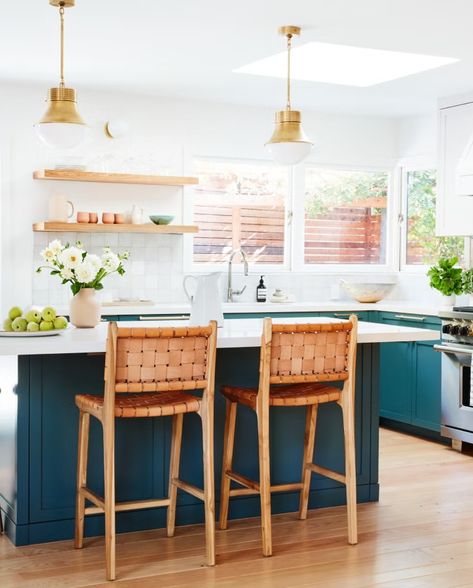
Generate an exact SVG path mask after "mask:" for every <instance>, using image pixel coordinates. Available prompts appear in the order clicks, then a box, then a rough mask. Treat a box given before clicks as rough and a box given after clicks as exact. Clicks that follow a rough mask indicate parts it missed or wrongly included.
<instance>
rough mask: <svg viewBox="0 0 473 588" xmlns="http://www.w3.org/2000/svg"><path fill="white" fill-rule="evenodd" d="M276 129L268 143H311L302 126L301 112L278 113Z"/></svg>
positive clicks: (281, 111) (284, 111)
mask: <svg viewBox="0 0 473 588" xmlns="http://www.w3.org/2000/svg"><path fill="white" fill-rule="evenodd" d="M275 123H276V126H275V129H274V132H273V134H272V136H271V139H270V140H269V141H268V142H267V143H266V145H269V144H270V143H288V142H291V141H298V142H302V143H311V142H310V140H309V138H308V137H307V135H306V134H305V133H304V129H303V128H302V124H301V113H300V111H299V110H280V111H279V112H276V116H275Z"/></svg>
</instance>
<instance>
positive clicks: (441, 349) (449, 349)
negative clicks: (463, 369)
mask: <svg viewBox="0 0 473 588" xmlns="http://www.w3.org/2000/svg"><path fill="white" fill-rule="evenodd" d="M434 350H435V351H439V352H440V353H453V354H455V355H473V349H458V348H457V347H449V346H448V345H434Z"/></svg>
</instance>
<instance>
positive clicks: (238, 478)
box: [225, 470, 259, 492]
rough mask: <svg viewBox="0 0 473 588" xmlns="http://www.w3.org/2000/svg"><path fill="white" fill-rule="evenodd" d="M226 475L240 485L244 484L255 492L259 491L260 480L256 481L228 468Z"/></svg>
mask: <svg viewBox="0 0 473 588" xmlns="http://www.w3.org/2000/svg"><path fill="white" fill-rule="evenodd" d="M225 475H226V476H227V477H228V478H230V480H233V481H234V482H236V483H237V484H240V486H244V487H245V488H248V489H251V490H253V491H254V492H259V482H255V481H254V480H252V479H251V478H247V477H246V476H243V474H238V473H237V472H234V471H232V470H227V471H226V472H225Z"/></svg>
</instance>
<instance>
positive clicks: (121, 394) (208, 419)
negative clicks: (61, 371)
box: [75, 321, 217, 580]
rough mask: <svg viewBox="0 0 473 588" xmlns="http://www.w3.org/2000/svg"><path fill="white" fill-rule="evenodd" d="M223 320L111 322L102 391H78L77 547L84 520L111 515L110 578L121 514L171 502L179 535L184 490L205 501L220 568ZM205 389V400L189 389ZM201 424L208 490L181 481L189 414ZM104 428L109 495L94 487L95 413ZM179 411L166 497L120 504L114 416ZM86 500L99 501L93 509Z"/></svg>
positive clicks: (211, 546) (209, 542) (210, 543)
mask: <svg viewBox="0 0 473 588" xmlns="http://www.w3.org/2000/svg"><path fill="white" fill-rule="evenodd" d="M216 339H217V324H216V322H215V321H212V322H211V323H210V325H209V326H208V327H180V328H120V329H119V328H118V327H117V324H116V323H110V324H109V327H108V336H107V350H106V355H105V390H104V394H103V396H99V395H97V396H95V395H85V394H80V395H78V396H76V405H77V406H78V408H79V411H80V412H79V446H78V461H77V499H76V500H77V501H76V526H75V547H76V548H81V547H82V546H83V537H84V517H85V516H87V515H92V514H97V513H104V514H105V555H106V569H107V579H108V580H114V579H115V513H116V512H120V511H125V510H134V509H141V508H154V507H160V506H166V507H167V508H168V510H167V534H168V536H169V537H172V536H173V535H174V527H175V518H176V500H177V489H178V488H179V489H181V490H184V491H185V492H188V493H189V494H192V495H193V496H196V497H197V498H200V499H201V500H202V501H203V502H204V510H205V540H206V556H207V564H208V565H210V566H212V565H215V496H214V457H213V451H214V449H213V434H214V433H213V420H214V379H215V348H216ZM191 390H203V395H202V398H200V397H199V396H196V395H193V394H189V393H188V391H191ZM190 412H195V413H197V414H199V415H200V417H201V421H202V438H203V468H204V489H203V490H202V489H200V488H197V487H196V486H194V485H192V484H189V483H187V482H184V481H182V480H180V479H179V459H180V452H181V439H182V425H183V416H184V414H186V413H190ZM91 415H92V416H94V417H96V418H97V419H98V420H99V421H100V422H101V423H102V428H103V446H104V496H103V497H101V496H98V495H97V494H96V493H95V492H93V491H92V490H90V489H89V488H88V487H87V454H88V440H89V422H90V416H91ZM160 416H172V419H173V423H172V442H171V459H170V472H169V493H168V497H167V498H158V499H152V500H140V501H132V502H122V503H116V502H115V419H116V418H140V417H160ZM86 501H88V502H90V503H92V505H93V506H86Z"/></svg>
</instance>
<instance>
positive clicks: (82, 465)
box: [74, 411, 90, 549]
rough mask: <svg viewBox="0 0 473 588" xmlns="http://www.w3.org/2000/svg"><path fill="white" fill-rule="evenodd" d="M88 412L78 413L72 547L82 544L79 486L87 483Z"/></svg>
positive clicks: (83, 519)
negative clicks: (74, 516) (74, 520)
mask: <svg viewBox="0 0 473 588" xmlns="http://www.w3.org/2000/svg"><path fill="white" fill-rule="evenodd" d="M89 425H90V414H89V413H87V412H83V411H80V413H79V442H78V445H77V480H76V524H75V536H74V547H75V548H76V549H81V548H82V546H83V544H84V523H85V514H84V511H85V498H84V497H83V495H82V493H81V488H84V487H85V486H86V485H87V456H88V449H89Z"/></svg>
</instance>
